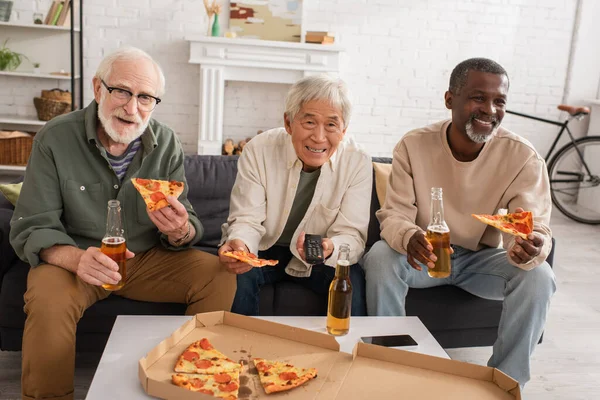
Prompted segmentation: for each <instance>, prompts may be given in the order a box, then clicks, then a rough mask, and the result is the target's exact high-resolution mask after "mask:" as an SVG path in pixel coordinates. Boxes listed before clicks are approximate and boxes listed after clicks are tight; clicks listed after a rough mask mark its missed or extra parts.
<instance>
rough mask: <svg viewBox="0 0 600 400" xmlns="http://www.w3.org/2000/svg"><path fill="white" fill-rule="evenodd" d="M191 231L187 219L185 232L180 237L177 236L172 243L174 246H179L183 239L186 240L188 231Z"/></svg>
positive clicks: (188, 235)
mask: <svg viewBox="0 0 600 400" xmlns="http://www.w3.org/2000/svg"><path fill="white" fill-rule="evenodd" d="M191 231H192V228H191V227H190V221H189V220H188V222H187V232H186V233H185V235H183V236H182V237H181V238H179V239H177V240H174V241H173V244H174V245H175V246H179V245H180V244H182V243H183V242H184V241H185V240H187V238H189V237H190V232H191Z"/></svg>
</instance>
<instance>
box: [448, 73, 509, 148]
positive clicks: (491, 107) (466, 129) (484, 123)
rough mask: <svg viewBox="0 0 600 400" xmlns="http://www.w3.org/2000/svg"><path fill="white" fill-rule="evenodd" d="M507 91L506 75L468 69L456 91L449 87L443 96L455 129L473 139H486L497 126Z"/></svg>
mask: <svg viewBox="0 0 600 400" xmlns="http://www.w3.org/2000/svg"><path fill="white" fill-rule="evenodd" d="M507 95H508V78H507V77H506V75H498V74H492V73H487V72H481V71H469V74H468V77H467V81H466V83H465V85H464V86H463V87H462V88H461V89H460V91H459V93H452V92H450V91H448V92H446V94H445V100H446V107H447V108H448V109H451V110H452V124H453V125H454V126H455V127H456V129H457V130H458V131H459V132H461V133H462V134H464V135H466V136H467V137H468V138H469V139H471V141H473V142H475V143H485V142H487V141H488V140H490V139H491V138H492V137H493V136H494V134H495V133H496V131H497V130H498V127H500V123H501V122H502V119H503V118H504V113H505V111H506V110H505V108H506V99H507Z"/></svg>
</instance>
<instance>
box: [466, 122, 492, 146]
mask: <svg viewBox="0 0 600 400" xmlns="http://www.w3.org/2000/svg"><path fill="white" fill-rule="evenodd" d="M499 127H500V124H497V125H496V126H495V127H494V128H493V129H492V132H491V133H489V134H485V133H484V134H477V133H475V132H473V122H472V121H471V120H469V122H467V125H466V126H465V131H466V132H467V136H468V137H469V139H471V141H473V142H475V143H487V142H488V141H489V140H490V139H491V138H492V137H494V135H495V134H496V132H498V128H499Z"/></svg>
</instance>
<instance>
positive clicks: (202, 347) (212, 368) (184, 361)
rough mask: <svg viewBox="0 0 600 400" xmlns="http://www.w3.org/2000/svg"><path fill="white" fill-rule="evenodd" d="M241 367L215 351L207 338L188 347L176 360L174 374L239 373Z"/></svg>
mask: <svg viewBox="0 0 600 400" xmlns="http://www.w3.org/2000/svg"><path fill="white" fill-rule="evenodd" d="M241 369H242V365H241V364H239V363H236V362H235V361H233V360H232V359H230V358H229V357H227V356H226V355H225V354H223V353H221V352H220V351H218V350H216V349H215V348H214V347H213V346H212V344H211V343H210V342H209V341H208V339H207V338H203V339H202V340H198V341H196V342H194V343H192V344H191V345H189V346H188V348H187V349H185V351H184V352H183V353H181V355H180V356H179V358H178V359H177V362H176V363H175V372H188V373H197V374H218V373H221V372H234V371H238V372H239V371H240V370H241Z"/></svg>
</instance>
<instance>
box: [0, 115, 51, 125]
mask: <svg viewBox="0 0 600 400" xmlns="http://www.w3.org/2000/svg"><path fill="white" fill-rule="evenodd" d="M0 124H12V125H26V126H43V125H46V121H40V120H39V119H37V118H32V117H22V116H19V115H0Z"/></svg>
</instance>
